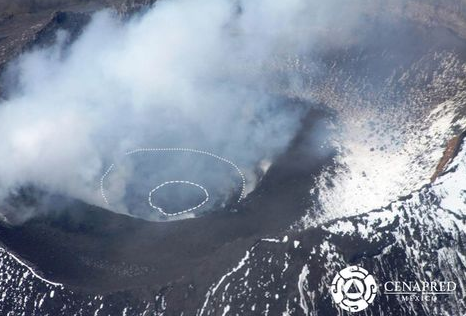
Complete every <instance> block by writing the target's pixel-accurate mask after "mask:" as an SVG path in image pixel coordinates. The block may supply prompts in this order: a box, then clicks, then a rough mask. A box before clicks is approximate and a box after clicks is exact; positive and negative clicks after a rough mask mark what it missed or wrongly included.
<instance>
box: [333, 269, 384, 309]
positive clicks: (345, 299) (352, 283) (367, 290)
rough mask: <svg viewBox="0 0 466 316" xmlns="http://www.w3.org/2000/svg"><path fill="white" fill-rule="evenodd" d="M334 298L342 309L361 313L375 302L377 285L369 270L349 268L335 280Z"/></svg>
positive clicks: (342, 271) (341, 272) (339, 273)
mask: <svg viewBox="0 0 466 316" xmlns="http://www.w3.org/2000/svg"><path fill="white" fill-rule="evenodd" d="M331 292H332V297H333V300H334V301H335V303H337V304H338V305H339V306H340V307H341V308H342V309H344V310H346V311H349V312H359V311H362V310H363V309H365V308H367V307H368V306H369V304H370V303H372V301H374V298H375V295H376V293H377V284H376V283H375V279H374V277H373V276H372V275H370V274H369V272H367V270H365V269H363V268H361V267H357V266H351V267H347V268H345V269H343V270H341V271H340V272H338V274H337V275H336V276H335V278H333V282H332V291H331Z"/></svg>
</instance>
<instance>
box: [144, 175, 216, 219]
mask: <svg viewBox="0 0 466 316" xmlns="http://www.w3.org/2000/svg"><path fill="white" fill-rule="evenodd" d="M174 183H183V184H189V185H192V186H195V187H198V188H199V189H201V190H202V191H204V194H205V199H204V200H203V201H202V202H201V203H199V204H198V205H196V206H194V207H190V208H187V209H185V210H182V211H179V212H176V213H166V212H165V211H164V210H163V209H162V208H161V207H158V206H156V205H154V204H153V203H152V194H153V193H154V192H155V191H157V190H158V189H160V188H162V187H164V186H166V185H167V184H174ZM148 200H149V205H150V206H151V207H152V208H153V209H155V210H157V211H159V212H160V213H162V214H163V215H165V216H176V215H181V214H184V213H188V212H191V211H194V210H197V209H198V208H200V207H202V206H203V205H204V204H206V203H207V202H208V201H209V192H207V190H206V189H205V188H204V187H203V186H202V185H200V184H197V183H194V182H190V181H185V180H172V181H166V182H164V183H162V184H160V185H158V186H156V187H155V188H154V189H152V190H151V191H150V192H149V198H148Z"/></svg>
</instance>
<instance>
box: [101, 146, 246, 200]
mask: <svg viewBox="0 0 466 316" xmlns="http://www.w3.org/2000/svg"><path fill="white" fill-rule="evenodd" d="M171 151H172V152H173V151H182V152H191V153H195V154H201V155H206V156H210V157H212V158H215V159H218V160H220V161H222V162H225V163H227V164H229V165H230V166H232V167H233V168H234V169H235V170H236V172H237V173H238V174H239V176H240V177H241V193H240V195H239V198H238V200H237V202H240V201H241V200H242V199H244V195H245V191H246V177H245V176H244V174H243V172H241V169H240V168H239V167H238V166H237V165H236V164H235V163H234V162H232V161H231V160H228V159H226V158H223V157H221V156H218V155H216V154H213V153H211V152H208V151H204V150H198V149H192V148H180V147H174V148H168V147H167V148H139V149H135V150H131V151H128V152H126V153H125V156H130V155H133V154H136V153H140V152H171ZM114 167H115V164H114V163H112V164H111V165H110V166H109V167H108V169H107V170H106V171H105V173H104V174H103V175H102V177H101V178H100V194H101V195H102V198H103V199H104V201H105V204H107V205H110V203H109V202H108V199H107V196H106V195H105V190H104V180H105V178H106V177H107V176H108V174H109V173H110V172H111V171H112V170H113V168H114Z"/></svg>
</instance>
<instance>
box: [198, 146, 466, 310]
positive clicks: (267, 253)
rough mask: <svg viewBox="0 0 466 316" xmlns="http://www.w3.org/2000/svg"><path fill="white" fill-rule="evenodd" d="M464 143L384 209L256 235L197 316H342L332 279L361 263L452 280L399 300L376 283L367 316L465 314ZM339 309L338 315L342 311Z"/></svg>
mask: <svg viewBox="0 0 466 316" xmlns="http://www.w3.org/2000/svg"><path fill="white" fill-rule="evenodd" d="M465 175H466V146H464V144H463V147H462V150H461V151H460V153H459V154H458V156H457V157H456V158H455V159H454V161H453V162H452V163H451V164H450V166H449V167H448V169H447V171H446V172H445V173H444V174H443V175H442V176H441V177H439V178H438V179H437V180H436V181H435V182H434V183H433V184H432V185H427V186H425V187H423V188H422V189H421V190H419V191H416V192H413V193H412V194H411V195H409V196H407V197H406V198H403V199H401V200H398V201H395V202H393V203H391V204H390V205H389V206H388V207H386V208H383V209H380V210H374V211H372V212H369V213H367V214H365V215H362V216H356V217H351V218H343V219H339V220H336V221H332V222H330V223H327V224H323V225H321V226H319V227H314V228H311V229H309V230H307V231H305V232H303V233H299V234H296V235H292V236H288V237H285V238H283V239H281V240H278V239H277V240H262V241H260V242H258V243H257V244H256V245H255V246H254V247H253V248H251V249H250V250H249V251H248V252H247V254H246V256H245V257H244V258H243V259H242V260H241V262H240V263H239V264H238V266H237V267H235V268H234V269H232V270H231V271H230V272H228V273H227V274H225V275H224V276H223V277H222V278H221V279H220V280H219V281H218V282H217V283H216V284H214V285H212V287H211V289H210V291H209V292H208V293H207V295H206V300H205V302H204V305H203V307H202V309H201V311H200V313H199V315H220V314H221V313H222V311H223V312H226V311H228V312H229V313H232V314H233V315H234V314H239V315H254V314H255V312H254V311H262V312H264V311H265V312H264V314H265V315H341V314H342V310H339V308H338V307H336V306H335V305H334V304H333V302H332V298H331V295H330V291H331V283H332V279H333V277H334V276H335V275H336V273H337V272H338V271H339V270H341V269H342V268H344V267H346V266H349V265H359V266H362V267H364V268H365V269H367V270H368V271H370V273H372V274H373V275H374V277H375V279H376V280H377V282H378V283H379V284H380V285H382V284H383V283H384V282H387V281H392V280H402V281H416V280H422V281H454V282H455V283H456V284H457V288H456V292H454V293H452V294H450V295H444V296H441V297H438V300H437V301H424V302H420V301H403V300H402V299H401V298H400V297H397V296H395V295H386V294H383V293H382V292H383V288H379V291H378V294H377V297H376V299H375V301H374V302H373V304H372V305H370V306H369V308H368V309H367V310H366V311H365V312H364V314H365V315H464V314H465V313H466V301H465V298H466V276H465V273H464V272H465V270H466V250H465V247H464V243H465V241H466V201H465V194H466V190H465V188H466V182H465V179H466V177H465ZM343 314H344V313H343Z"/></svg>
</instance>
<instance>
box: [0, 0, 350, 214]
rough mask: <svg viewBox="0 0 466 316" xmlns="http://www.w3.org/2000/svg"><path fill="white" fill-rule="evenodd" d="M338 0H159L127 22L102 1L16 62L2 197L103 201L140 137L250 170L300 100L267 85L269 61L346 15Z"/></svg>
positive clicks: (0, 122) (279, 140) (294, 121)
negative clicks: (81, 22)
mask: <svg viewBox="0 0 466 316" xmlns="http://www.w3.org/2000/svg"><path fill="white" fill-rule="evenodd" d="M332 5H337V3H333V4H332ZM332 5H329V4H326V5H321V4H319V3H318V2H317V1H306V0H292V1H269V0H254V1H245V2H244V3H239V2H235V1H231V0H196V1H191V0H170V1H169V0H162V1H158V2H157V4H156V6H154V7H153V8H151V9H150V10H149V11H148V12H147V13H145V14H144V15H143V16H139V17H136V18H133V19H131V20H130V21H126V22H122V21H121V20H120V19H118V18H117V17H116V16H114V15H113V14H112V13H111V12H100V13H97V14H96V15H95V16H94V17H93V19H92V22H91V23H90V24H89V25H88V26H87V27H86V28H85V30H84V32H83V34H82V35H81V36H80V37H79V38H78V39H77V40H76V41H75V42H73V43H72V44H71V45H65V44H64V43H66V41H67V39H66V36H67V35H66V33H65V32H58V33H57V44H56V45H54V46H53V47H50V48H47V49H40V50H34V51H32V52H30V53H27V54H24V55H22V56H21V57H20V58H19V59H18V60H17V61H16V62H15V63H14V64H13V65H11V66H10V69H9V71H8V76H7V77H6V79H7V80H8V81H9V82H10V83H12V82H15V84H14V86H13V88H11V89H10V91H8V99H7V100H6V101H4V102H3V103H2V104H1V108H0V135H2V141H1V142H0V156H1V157H2V158H1V164H0V192H1V195H2V198H4V197H5V196H7V195H8V194H9V193H11V192H12V190H15V189H17V188H18V187H20V186H23V185H26V184H33V185H35V186H38V187H41V188H44V189H45V190H47V191H52V192H59V193H62V194H66V195H69V196H72V197H75V198H80V199H83V200H85V201H87V202H89V203H94V204H98V205H103V200H102V198H101V196H100V192H99V179H100V177H101V176H102V173H103V172H104V171H105V168H106V167H108V165H109V164H110V163H112V162H113V161H114V160H116V159H119V157H121V155H122V153H124V152H125V151H127V150H132V149H135V148H139V147H190V148H198V149H204V150H209V151H212V152H215V153H217V154H219V155H222V156H224V157H228V158H229V159H231V160H233V161H235V162H236V163H237V164H238V165H239V166H240V167H241V168H244V169H245V170H253V169H254V168H256V167H257V166H258V164H259V162H260V161H261V160H262V159H268V160H270V159H273V157H274V156H276V155H277V154H278V153H279V152H280V151H282V150H283V149H284V148H285V147H286V146H287V144H288V142H289V141H290V139H291V138H292V137H293V135H294V134H295V132H296V130H297V129H298V128H299V119H300V117H301V116H302V115H303V111H300V110H296V108H291V107H289V106H287V104H286V102H283V98H278V97H277V96H276V95H274V94H273V93H272V92H271V91H269V90H270V89H269V88H268V87H269V86H272V85H275V84H276V82H275V83H274V82H273V81H274V80H276V78H275V77H274V76H265V75H264V74H265V73H270V72H268V71H266V72H264V71H262V70H261V69H264V67H267V66H268V65H270V63H271V62H272V61H273V60H277V59H278V60H280V58H284V57H286V56H289V55H293V54H301V53H303V52H306V51H308V50H309V49H310V47H311V46H312V45H313V43H314V41H315V40H316V37H317V35H318V34H319V32H320V30H321V28H323V27H324V28H325V26H326V25H327V24H331V23H333V22H335V21H336V20H335V19H339V17H338V16H334V15H329V14H327V13H328V12H327V11H330V10H332V9H334V8H333V7H332ZM333 12H335V11H333ZM339 12H342V13H341V14H343V12H345V10H344V8H343V9H342V10H341V11H339ZM346 12H347V11H346ZM329 17H332V18H329ZM350 20H351V19H348V17H347V13H345V21H346V22H347V23H349V22H348V21H350ZM341 21H343V20H340V22H341ZM342 29H343V30H346V29H347V28H346V26H345V25H342ZM340 31H341V30H340ZM340 34H341V32H340ZM283 75H284V74H280V76H283ZM288 75H290V74H288ZM274 78H275V79H274ZM282 79H283V78H282ZM283 81H284V82H296V80H294V79H293V78H286V80H283Z"/></svg>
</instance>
